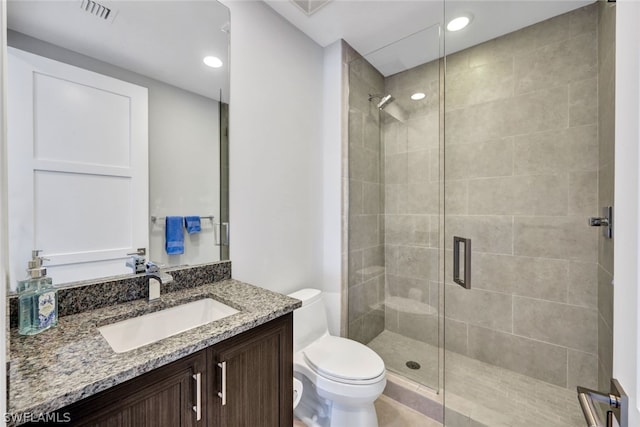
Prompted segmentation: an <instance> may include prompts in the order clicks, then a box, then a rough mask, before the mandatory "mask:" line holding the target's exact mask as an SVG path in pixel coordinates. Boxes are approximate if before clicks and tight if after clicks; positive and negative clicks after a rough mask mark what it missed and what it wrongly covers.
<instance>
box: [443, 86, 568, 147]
mask: <svg viewBox="0 0 640 427" xmlns="http://www.w3.org/2000/svg"><path fill="white" fill-rule="evenodd" d="M568 116H569V90H568V87H567V86H560V87H557V88H553V89H545V90H539V91H536V92H531V93H527V94H524V95H520V96H516V97H513V98H508V99H504V100H499V101H493V102H488V103H485V104H478V105H475V106H472V107H468V108H464V109H459V110H453V111H447V112H446V130H445V132H446V138H447V146H448V145H449V144H457V143H471V142H480V141H488V140H492V139H499V138H504V137H507V136H514V135H523V134H527V133H533V132H541V131H544V130H549V129H562V128H565V127H566V126H567V124H568V119H569V117H568Z"/></svg>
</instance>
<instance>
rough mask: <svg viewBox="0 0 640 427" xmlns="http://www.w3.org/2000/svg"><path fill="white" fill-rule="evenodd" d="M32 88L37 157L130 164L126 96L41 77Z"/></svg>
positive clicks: (127, 103) (95, 163) (127, 102)
mask: <svg viewBox="0 0 640 427" xmlns="http://www.w3.org/2000/svg"><path fill="white" fill-rule="evenodd" d="M33 84H34V88H33V89H34V123H33V126H34V158H36V159H40V160H61V161H66V162H76V163H88V164H94V165H102V166H116V167H128V166H129V165H130V152H131V150H130V148H129V145H130V134H131V130H130V120H131V108H130V99H129V98H128V97H127V96H123V95H119V94H116V93H113V92H110V91H107V90H103V89H100V88H96V87H91V86H87V85H83V84H80V83H76V82H71V81H67V80H64V79H60V78H57V77H52V76H48V75H44V74H38V73H36V74H35V75H34V81H33ZM62 106H64V107H62Z"/></svg>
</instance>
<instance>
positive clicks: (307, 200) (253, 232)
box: [225, 1, 324, 293]
mask: <svg viewBox="0 0 640 427" xmlns="http://www.w3.org/2000/svg"><path fill="white" fill-rule="evenodd" d="M225 4H226V5H227V6H229V8H230V10H231V91H230V95H231V98H230V113H229V114H230V131H229V135H230V148H229V150H230V152H229V162H230V166H229V169H230V177H229V180H230V200H229V202H230V205H229V207H230V213H229V215H230V223H231V232H230V258H231V261H232V262H233V277H234V278H235V279H238V280H242V281H246V282H249V283H252V284H255V285H257V286H261V287H264V288H267V289H271V290H274V291H278V292H282V293H289V292H292V291H294V290H297V289H300V288H302V287H307V286H314V287H319V286H322V285H323V282H324V281H323V176H322V175H323V147H322V136H323V132H322V129H323V49H322V48H321V47H320V46H318V45H317V44H316V43H315V42H313V41H312V40H311V39H309V38H308V37H307V36H305V35H304V34H303V33H301V32H300V31H299V30H297V29H295V28H294V27H293V26H291V25H290V24H289V23H288V22H287V21H285V20H284V19H283V18H282V17H280V16H279V15H277V14H276V13H275V12H274V11H273V10H271V9H270V8H269V7H268V6H266V5H265V4H264V3H262V2H256V1H226V2H225Z"/></svg>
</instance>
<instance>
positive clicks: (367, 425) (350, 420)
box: [330, 402, 378, 427]
mask: <svg viewBox="0 0 640 427" xmlns="http://www.w3.org/2000/svg"><path fill="white" fill-rule="evenodd" d="M330 425H331V427H344V426H349V427H378V415H377V414H376V408H375V407H374V406H373V402H371V403H362V404H360V405H354V406H344V405H340V404H338V403H336V402H333V405H332V406H331V424H330Z"/></svg>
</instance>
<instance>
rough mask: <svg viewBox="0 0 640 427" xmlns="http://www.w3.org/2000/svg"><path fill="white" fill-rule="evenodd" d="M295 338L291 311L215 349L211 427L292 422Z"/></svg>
mask: <svg viewBox="0 0 640 427" xmlns="http://www.w3.org/2000/svg"><path fill="white" fill-rule="evenodd" d="M292 336H293V323H292V315H291V314H289V315H287V316H284V318H282V320H281V321H272V322H269V323H267V324H265V325H263V326H260V327H257V328H255V329H252V330H250V331H247V332H245V333H243V334H241V335H238V336H236V337H233V338H230V339H228V340H226V341H223V342H222V343H220V344H218V345H216V346H213V347H211V348H210V352H209V362H208V365H209V369H210V370H213V374H212V375H209V378H210V380H211V382H210V389H212V390H213V393H211V395H213V396H214V398H213V401H214V404H213V405H211V406H210V407H209V410H210V411H209V416H210V417H209V425H210V426H214V427H243V426H246V427H253V426H256V427H257V426H260V427H285V426H286V427H291V426H292V425H293V340H292Z"/></svg>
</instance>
